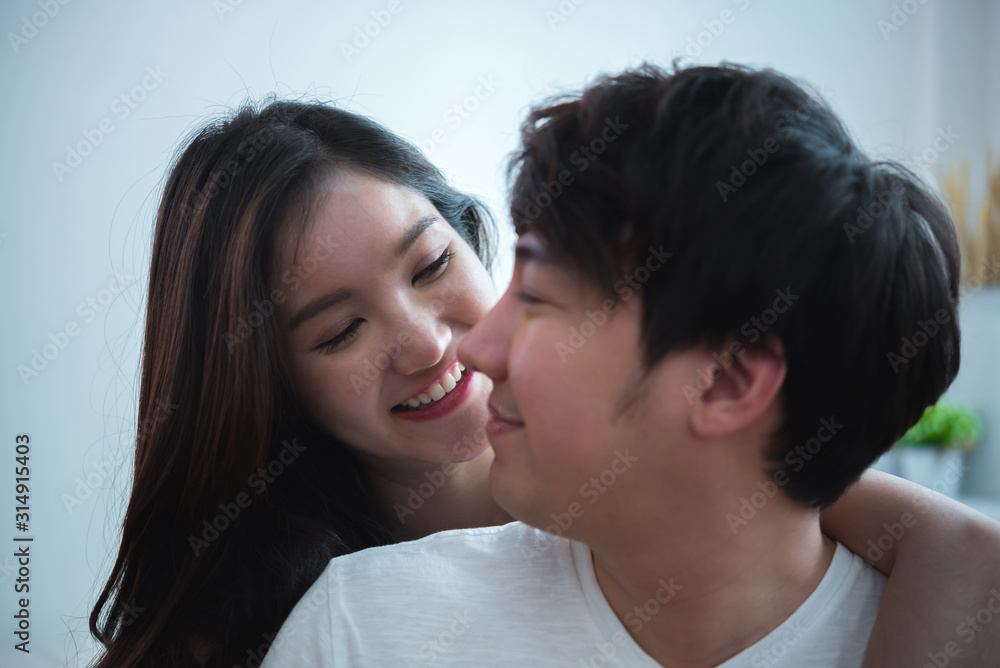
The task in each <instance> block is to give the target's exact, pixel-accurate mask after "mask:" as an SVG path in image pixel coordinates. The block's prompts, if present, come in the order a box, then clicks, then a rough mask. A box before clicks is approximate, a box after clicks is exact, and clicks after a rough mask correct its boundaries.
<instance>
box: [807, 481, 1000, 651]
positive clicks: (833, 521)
mask: <svg viewBox="0 0 1000 668" xmlns="http://www.w3.org/2000/svg"><path fill="white" fill-rule="evenodd" d="M821 524H822V527H823V531H824V532H825V533H827V534H828V535H829V536H831V537H832V538H834V539H835V540H838V541H840V542H841V543H843V544H844V545H846V546H847V547H848V548H850V549H851V550H852V551H853V552H855V553H856V554H859V555H861V556H862V557H863V558H864V559H865V560H866V561H868V562H869V563H871V564H872V565H873V566H875V567H876V568H878V569H879V570H880V571H882V572H883V573H885V574H886V575H889V580H888V582H887V583H886V588H885V595H884V596H883V598H882V603H881V605H880V607H879V611H878V618H877V619H876V621H875V627H874V629H873V630H872V636H871V642H870V643H869V645H868V651H867V654H866V655H865V666H924V665H930V666H948V667H949V668H956V667H965V666H968V667H969V668H978V667H980V666H1000V523H998V522H995V521H993V520H991V519H989V518H988V517H986V516H985V515H982V514H980V513H978V512H976V511H974V510H972V509H971V508H969V507H967V506H964V505H962V504H961V503H958V502H957V501H954V500H953V499H949V498H948V497H946V496H944V495H942V494H938V493H937V492H935V491H933V490H930V489H927V488H926V487H923V486H921V485H917V484H916V483H912V482H908V481H906V480H902V479H901V478H897V477H896V476H892V475H889V474H887V473H882V472H880V471H875V470H869V471H868V472H866V473H865V474H864V475H863V476H862V478H861V480H860V481H859V482H858V483H857V484H856V485H854V486H852V487H851V488H850V489H849V490H848V491H847V492H846V493H845V494H844V495H843V496H842V497H841V498H840V499H839V500H838V501H837V503H835V504H834V505H833V506H831V507H830V508H828V509H827V510H825V511H823V513H822V515H821Z"/></svg>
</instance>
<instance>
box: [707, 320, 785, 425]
mask: <svg viewBox="0 0 1000 668" xmlns="http://www.w3.org/2000/svg"><path fill="white" fill-rule="evenodd" d="M728 343H729V342H727V344H728ZM740 348H741V352H740V353H739V354H736V355H729V356H728V357H727V358H726V359H725V361H727V362H729V361H731V364H729V365H728V366H726V365H725V364H721V363H719V362H718V361H717V357H712V356H709V355H707V354H706V356H705V357H706V371H707V372H708V373H707V375H708V377H709V378H711V379H712V381H711V385H709V386H708V387H707V388H705V389H704V390H703V391H702V392H701V394H700V395H698V396H697V397H695V398H694V402H693V406H692V410H691V413H690V418H689V420H690V426H691V431H692V432H693V433H694V434H695V435H697V436H701V437H703V438H713V437H717V436H725V435H727V434H732V433H736V432H739V431H742V430H743V429H745V428H746V427H748V426H750V425H751V424H753V422H754V421H755V420H757V419H758V418H759V417H760V416H761V415H763V414H764V413H765V412H766V411H767V410H768V408H770V406H771V405H772V404H773V403H774V401H775V398H776V397H777V396H778V393H779V392H780V391H781V386H782V384H783V383H784V381H785V372H786V371H787V365H786V363H785V348H784V346H783V345H781V341H780V340H779V339H778V338H777V337H775V336H767V337H765V338H764V339H762V340H761V341H760V342H759V343H758V344H757V345H755V346H752V347H743V346H740ZM725 349H727V350H728V349H729V348H728V346H727V348H725Z"/></svg>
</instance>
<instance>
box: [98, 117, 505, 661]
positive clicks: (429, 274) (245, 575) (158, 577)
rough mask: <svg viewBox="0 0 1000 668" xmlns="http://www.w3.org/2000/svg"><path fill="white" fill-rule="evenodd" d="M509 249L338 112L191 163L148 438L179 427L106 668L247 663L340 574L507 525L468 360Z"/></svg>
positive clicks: (130, 547)
mask: <svg viewBox="0 0 1000 668" xmlns="http://www.w3.org/2000/svg"><path fill="white" fill-rule="evenodd" d="M490 233H491V224H490V219H489V216H488V214H487V212H486V211H485V210H484V209H483V208H482V207H481V206H480V205H479V203H478V202H477V201H476V200H474V199H472V198H470V197H467V196H465V195H463V194H462V193H459V192H457V191H455V190H454V189H452V188H451V187H450V186H448V184H447V183H446V182H445V181H444V179H443V178H442V176H441V174H440V173H439V172H438V170H437V169H436V168H435V167H434V166H433V165H431V164H430V163H429V162H428V161H427V160H426V158H424V157H423V155H422V154H421V153H420V152H419V151H418V150H417V149H416V148H414V147H413V146H412V145H410V144H409V143H407V142H405V141H403V140H401V139H399V138H398V137H396V136H395V135H393V134H392V133H390V132H388V131H387V130H385V129H384V128H382V127H381V126H379V125H377V124H376V123H374V122H372V121H370V120H368V119H366V118H363V117H360V116H357V115H354V114H351V113H348V112H345V111H342V110H339V109H336V108H334V107H332V106H328V105H322V104H301V103H292V102H274V103H271V104H268V105H266V106H263V107H262V108H260V109H254V108H251V107H246V108H244V109H241V110H240V111H238V112H237V113H235V114H234V115H233V116H232V117H230V118H228V119H225V120H223V121H221V122H218V123H216V124H213V125H210V126H208V127H206V128H205V129H203V130H202V131H200V132H199V133H197V135H196V136H195V137H194V138H193V139H192V140H191V141H190V142H189V143H188V144H187V146H186V148H185V149H184V151H183V153H182V154H181V155H180V157H179V158H178V159H177V161H176V163H175V164H174V166H173V169H172V171H171V173H170V176H169V179H168V181H167V184H166V187H165V191H164V194H163V198H162V201H161V204H160V208H159V212H158V216H157V224H156V231H155V236H154V246H153V255H152V262H151V266H150V281H149V303H148V316H147V322H146V334H145V348H144V357H143V368H142V386H141V391H140V402H139V423H140V424H146V422H147V420H148V418H149V416H151V415H152V414H153V413H154V412H155V411H157V410H158V409H159V406H160V405H161V404H162V403H168V404H169V405H171V406H174V407H175V409H174V410H173V411H172V412H171V414H170V415H169V417H168V418H167V419H165V420H159V421H157V422H156V423H155V425H154V428H152V429H149V430H146V431H144V432H143V437H142V438H141V439H137V441H136V460H135V461H136V464H135V477H134V480H133V485H132V492H131V498H130V501H129V506H128V510H127V514H126V518H125V522H124V527H123V533H122V541H121V547H120V549H119V553H118V558H117V560H116V562H115V565H114V567H113V570H112V573H111V577H110V579H109V581H108V583H107V584H106V586H105V588H104V590H103V592H102V593H101V596H100V598H99V599H98V601H97V603H96V605H95V607H94V610H93V613H92V615H91V630H92V632H93V633H94V635H95V636H96V637H97V638H98V639H99V640H100V641H101V642H102V643H103V644H104V645H105V648H106V652H105V655H104V656H103V658H102V660H101V662H100V664H99V665H100V666H102V667H103V666H115V667H121V666H137V665H170V666H182V665H190V666H196V665H213V666H214V665H219V666H232V665H234V664H237V663H241V662H243V661H245V660H247V657H248V656H253V655H254V654H255V653H256V654H263V651H266V645H267V641H268V638H269V637H273V635H272V634H273V633H274V632H276V631H277V629H278V628H279V627H280V625H281V622H282V621H283V620H284V618H285V616H286V615H287V614H288V612H289V611H290V610H291V608H292V606H293V605H294V603H295V602H296V600H297V599H298V598H299V596H300V595H301V594H302V593H303V592H304V591H305V590H306V588H307V587H308V586H309V585H310V584H311V583H312V582H313V580H314V579H315V578H316V576H317V575H318V574H319V573H320V571H322V569H323V567H324V566H325V564H326V563H327V561H329V560H330V558H332V557H334V556H337V555H339V554H345V553H349V552H354V551H356V550H359V549H362V548H365V547H370V546H374V545H382V544H386V543H392V542H396V541H398V540H400V539H403V538H407V537H414V536H419V535H424V534H426V533H429V532H430V531H433V530H438V529H442V528H451V527H461V526H479V525H484V524H496V523H498V522H503V521H505V520H506V519H507V517H506V515H504V514H503V513H502V512H501V511H499V509H498V508H497V507H496V505H495V504H494V502H493V501H492V499H491V498H490V496H489V491H488V488H487V486H486V485H485V476H486V474H487V471H488V468H489V464H490V459H491V455H492V452H491V451H490V450H489V443H488V441H487V440H486V438H485V432H484V431H483V430H482V425H483V424H484V423H485V421H486V419H487V412H486V397H487V394H488V393H489V390H490V383H489V381H488V380H487V379H485V377H483V376H480V375H478V374H475V373H472V372H471V371H469V372H465V370H464V369H463V367H461V366H460V365H459V364H458V362H457V357H456V353H455V350H456V348H457V345H458V341H459V340H460V339H461V338H462V336H464V334H465V332H466V331H468V329H470V328H471V326H472V325H473V324H474V323H475V322H476V320H478V319H479V317H480V316H482V315H483V314H484V313H485V312H486V310H487V309H488V308H489V307H490V305H491V304H492V303H493V301H494V300H495V298H496V295H495V290H494V287H493V284H492V282H491V280H490V277H489V274H488V273H487V270H486V266H487V264H488V262H489V259H490V254H491V253H490V251H491V242H490V238H491V234H490ZM414 402H416V405H414ZM404 406H405V408H404ZM477 434H478V438H471V439H470V435H477ZM290 453H291V454H290ZM428 473H430V474H435V473H436V475H430V476H429V477H428V475H425V474H428ZM431 479H433V481H434V483H435V484H434V487H433V490H432V492H433V498H427V499H422V500H421V503H420V504H419V505H418V506H417V507H418V508H420V512H419V513H417V512H414V510H413V507H414V505H415V504H412V503H408V502H407V496H408V495H409V494H410V493H411V492H412V490H413V489H421V490H422V489H423V487H422V486H421V485H422V484H424V485H425V484H426V483H427V481H428V480H431ZM456 499H460V500H461V502H460V503H456V502H455V500H456ZM401 503H402V504H408V506H402V505H400V504H401ZM394 506H397V507H402V508H406V512H405V513H403V514H397V513H394V511H393V507H394ZM262 646H263V647H264V649H263V650H261V649H260V648H261V647H262ZM258 660H259V657H258Z"/></svg>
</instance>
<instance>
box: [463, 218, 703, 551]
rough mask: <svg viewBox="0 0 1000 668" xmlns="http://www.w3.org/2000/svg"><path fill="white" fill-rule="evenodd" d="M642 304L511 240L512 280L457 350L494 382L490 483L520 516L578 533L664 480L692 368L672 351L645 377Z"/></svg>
mask: <svg viewBox="0 0 1000 668" xmlns="http://www.w3.org/2000/svg"><path fill="white" fill-rule="evenodd" d="M641 307H642V304H641V297H640V296H639V295H638V294H637V293H635V294H632V295H630V298H628V299H621V298H620V299H619V300H618V301H617V302H615V301H613V300H610V299H608V297H607V296H606V295H605V294H603V292H602V291H600V290H598V289H597V288H596V287H595V286H593V285H592V284H591V283H590V282H589V281H588V280H587V279H585V278H584V277H583V276H582V275H581V274H580V273H579V272H578V271H576V270H574V269H573V268H571V267H568V266H566V265H565V264H562V263H559V262H556V261H555V260H553V259H552V258H551V256H550V255H549V254H548V253H547V252H546V248H545V245H544V243H543V242H542V240H541V238H540V237H538V236H537V235H535V234H532V233H531V232H528V233H526V234H524V235H522V236H521V238H520V239H519V240H518V244H517V250H516V255H515V262H514V275H513V278H512V280H511V283H510V286H509V287H508V288H507V291H506V293H505V294H504V295H503V297H502V298H501V299H500V301H499V302H498V303H497V305H496V306H495V307H494V308H493V310H491V311H490V312H489V313H488V314H487V315H486V316H485V317H484V318H483V319H481V320H480V321H479V322H478V324H476V326H475V327H474V328H473V329H472V331H471V332H470V333H469V334H468V335H467V336H466V337H465V339H464V340H463V341H462V343H461V345H460V346H459V349H458V354H459V358H460V359H461V360H463V361H464V362H465V363H466V364H467V365H469V366H471V367H474V368H476V369H477V370H479V371H483V372H485V373H486V374H488V375H489V376H490V377H491V378H492V379H493V383H494V389H493V393H492V395H491V397H490V409H491V416H492V417H491V425H490V429H489V432H490V434H491V436H490V440H491V442H492V443H493V448H494V451H495V454H496V458H495V460H494V462H493V465H492V469H491V471H490V484H491V488H492V492H493V495H494V497H495V499H496V500H497V502H498V503H499V504H500V505H501V506H502V507H503V508H504V509H505V510H507V511H508V512H509V513H510V514H511V515H513V516H514V517H516V518H517V519H520V520H522V521H524V522H526V523H528V524H531V525H534V526H537V527H539V528H543V529H545V528H549V527H551V526H552V525H556V526H557V527H558V529H559V531H560V533H564V534H565V535H569V536H572V537H574V538H577V539H582V538H583V537H584V536H592V535H593V532H594V531H598V532H599V531H601V523H602V522H604V521H612V522H613V521H615V520H616V518H617V519H625V518H627V517H629V514H630V513H632V512H634V510H635V509H634V508H632V505H633V504H634V503H637V502H638V503H644V502H649V503H653V501H654V496H655V495H656V494H658V493H659V492H660V491H661V489H660V488H662V486H663V483H664V481H665V480H666V479H669V476H667V477H666V478H664V477H662V475H663V474H665V473H666V471H664V468H665V467H666V466H667V465H668V464H667V463H668V462H669V459H670V457H669V453H668V452H667V451H665V450H664V447H663V445H664V443H665V442H666V441H665V437H664V435H665V434H670V440H673V438H674V435H678V436H679V437H683V436H681V435H682V434H683V433H684V431H685V427H684V424H685V415H686V410H685V407H686V405H687V402H686V401H685V399H684V396H683V392H682V389H681V388H682V387H683V384H684V382H685V381H686V380H687V376H686V375H685V374H688V373H690V374H693V373H694V370H693V368H692V369H688V368H686V365H687V360H686V358H685V356H683V355H681V356H672V355H671V356H668V357H667V358H666V359H665V360H663V361H661V362H660V363H658V364H657V365H656V367H655V369H654V370H653V371H652V372H651V373H650V374H649V375H648V376H647V377H646V378H645V379H642V374H641V372H642V370H643V364H642V358H641V353H642V349H641V346H640V336H639V335H640V315H641ZM640 380H642V382H641V383H640ZM651 393H655V396H656V399H655V401H654V402H650V401H649V396H650V394H651ZM654 407H655V408H654ZM667 449H669V446H668V447H667ZM650 484H652V487H650ZM653 507H656V506H653ZM602 518H603V519H602Z"/></svg>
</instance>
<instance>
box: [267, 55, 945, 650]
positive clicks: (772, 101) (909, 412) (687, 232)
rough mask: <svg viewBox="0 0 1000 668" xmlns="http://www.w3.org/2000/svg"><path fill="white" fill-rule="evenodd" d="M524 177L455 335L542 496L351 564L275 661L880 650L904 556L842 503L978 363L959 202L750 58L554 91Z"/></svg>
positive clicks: (294, 624) (516, 471) (527, 136)
mask: <svg viewBox="0 0 1000 668" xmlns="http://www.w3.org/2000/svg"><path fill="white" fill-rule="evenodd" d="M514 174H515V180H514V187H513V194H512V207H511V208H512V213H513V216H514V221H515V224H516V225H517V227H518V234H519V239H518V243H517V248H516V251H515V258H516V259H515V266H514V276H513V279H512V281H511V284H510V287H509V288H508V290H507V292H506V294H505V295H504V296H503V297H502V298H501V300H500V302H499V303H498V304H497V305H496V307H495V308H494V309H493V310H492V311H491V312H490V313H489V314H488V315H487V316H486V317H485V318H484V319H483V321H481V322H480V323H479V324H478V325H477V326H476V327H475V329H473V330H472V332H471V333H470V334H468V335H467V336H466V337H465V339H464V340H463V342H462V343H461V345H460V348H459V355H460V357H461V358H462V359H463V361H464V362H465V363H466V364H467V365H469V366H471V367H474V368H476V369H478V370H479V371H482V372H484V373H486V374H488V375H489V376H490V377H491V378H492V379H493V381H494V390H493V394H492V396H491V399H490V404H491V410H492V414H493V420H492V424H491V425H490V430H491V442H492V443H493V446H494V449H495V453H496V458H495V460H494V462H493V465H492V469H491V472H490V483H491V487H492V492H493V494H494V497H495V498H496V500H497V501H498V503H499V504H500V505H501V506H502V507H503V508H504V509H506V510H507V511H508V512H509V513H510V514H511V515H512V516H513V517H515V518H517V519H518V520H520V522H515V523H512V524H508V525H506V526H503V527H489V528H484V529H474V530H467V531H452V532H445V533H441V534H436V535H433V536H430V537H428V538H426V539H423V540H421V541H417V542H413V543H405V544H401V545H397V546H392V547H390V548H378V549H376V550H368V551H366V552H365V553H363V554H358V555H351V556H348V557H345V558H341V559H337V560H335V561H333V562H331V566H330V567H329V568H328V569H327V572H326V574H325V575H324V576H323V577H321V578H320V581H318V582H317V584H316V585H315V586H314V587H313V589H312V590H310V593H308V594H307V595H306V596H305V597H304V598H303V600H302V601H301V602H300V603H299V605H298V607H297V608H296V610H295V611H294V612H293V613H292V615H291V617H290V618H289V621H288V622H286V624H285V626H284V627H283V629H282V632H281V634H280V635H279V636H278V638H277V640H276V641H275V643H274V646H273V647H272V648H271V651H270V653H269V655H268V658H267V661H266V662H265V665H293V664H295V665H307V664H308V665H331V666H348V665H370V666H403V665H433V664H440V665H462V666H481V665H488V666H494V665H495V666H509V665H523V666H533V667H534V666H657V665H665V666H715V665H722V666H726V667H727V668H734V667H736V666H754V667H756V666H804V665H809V666H858V665H860V664H861V660H862V656H863V655H864V651H865V647H866V645H867V642H868V637H869V634H870V633H871V628H872V623H873V621H874V618H875V613H876V608H877V607H878V604H879V601H880V598H881V594H882V588H883V585H884V578H883V576H881V575H880V574H878V573H876V572H875V571H874V570H873V569H872V568H871V567H869V566H867V565H865V564H864V563H862V562H861V561H860V559H859V558H858V557H856V556H855V555H852V554H851V553H850V552H848V551H847V550H846V548H844V547H843V546H840V545H838V544H836V543H833V542H832V541H830V540H829V539H828V538H826V537H825V536H824V535H823V534H822V533H821V531H820V526H819V514H818V513H819V509H820V508H823V507H825V506H827V505H829V504H831V503H832V502H833V501H834V500H836V499H837V498H838V496H840V494H841V493H842V492H843V491H844V490H845V488H846V487H847V486H849V485H850V484H851V483H852V482H854V481H855V480H856V479H857V478H858V476H859V475H860V474H861V473H862V472H863V471H864V470H865V468H867V467H868V466H869V465H870V464H871V463H872V462H873V461H874V460H875V459H877V458H878V456H879V455H880V454H881V453H882V452H884V451H885V450H886V449H888V448H889V447H890V445H891V444H892V443H893V442H894V441H895V440H896V439H897V438H898V437H899V436H900V435H901V434H902V433H903V432H904V431H905V430H906V429H907V428H908V427H909V426H910V425H912V424H913V423H914V422H915V421H916V420H917V419H918V418H919V417H920V415H921V414H922V412H923V410H924V408H925V407H926V406H928V405H929V404H932V403H933V402H934V401H936V399H937V398H938V397H939V396H940V394H941V393H942V392H943V391H944V390H945V388H946V387H947V386H948V384H949V383H950V382H951V380H952V379H953V378H954V376H955V373H956V372H957V369H958V362H959V332H958V328H957V318H956V300H957V293H958V284H957V280H958V267H959V255H958V247H957V242H956V237H955V234H954V231H953V228H952V225H951V223H950V220H949V218H948V215H947V214H946V213H945V212H944V210H943V209H942V208H941V206H940V205H939V204H938V203H937V201H936V200H935V199H934V198H933V197H932V196H931V195H929V194H928V193H927V191H926V190H925V189H924V188H923V187H922V186H921V185H920V184H919V183H918V182H917V181H916V180H915V179H914V178H913V177H912V176H910V175H909V174H908V173H907V172H906V171H905V170H903V169H901V168H899V167H895V166H892V165H889V164H884V163H873V162H872V161H871V160H869V159H868V158H867V157H865V156H864V155H863V154H861V153H860V152H859V151H858V149H857V148H856V147H855V146H854V145H853V143H852V142H851V141H850V139H849V138H848V136H847V134H846V132H845V130H844V129H843V128H842V126H841V125H840V123H839V122H838V121H837V120H836V118H835V117H834V116H833V114H832V113H831V112H830V110H829V109H828V108H827V107H826V106H824V105H823V104H822V103H821V102H819V101H818V100H816V99H813V98H811V97H810V96H809V95H807V94H806V93H805V92H804V91H803V90H802V89H801V88H799V87H798V86H797V85H795V84H794V83H793V82H791V81H789V80H788V79H786V78H784V77H782V76H780V75H778V74H776V73H774V72H771V71H752V70H748V69H745V68H740V67H734V66H728V67H720V68H688V69H681V70H678V71H676V72H674V73H666V72H664V71H661V70H659V69H656V68H653V67H644V68H641V69H639V70H635V71H630V72H626V73H624V74H622V75H620V76H617V77H614V78H605V79H602V80H600V81H599V82H598V83H597V84H596V85H594V86H592V87H590V88H588V89H587V90H586V91H584V93H583V94H582V95H581V96H580V97H578V98H573V99H566V100H562V101H558V102H557V103H555V104H553V105H551V106H549V107H546V108H543V109H539V110H536V111H534V112H533V113H532V114H531V115H530V116H529V118H528V120H527V122H526V124H525V129H524V135H523V148H522V151H521V153H520V154H519V155H518V156H517V158H516V159H515V163H514ZM916 331H922V332H924V333H925V335H924V336H923V337H921V341H923V342H924V343H922V344H921V345H920V346H919V347H914V346H912V345H911V346H910V347H909V348H906V349H905V351H904V349H903V346H904V344H905V342H906V341H910V340H912V337H913V335H914V332H916ZM533 527H537V528H533ZM539 529H547V531H540V530H539ZM553 534H560V535H559V536H556V535H553Z"/></svg>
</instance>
